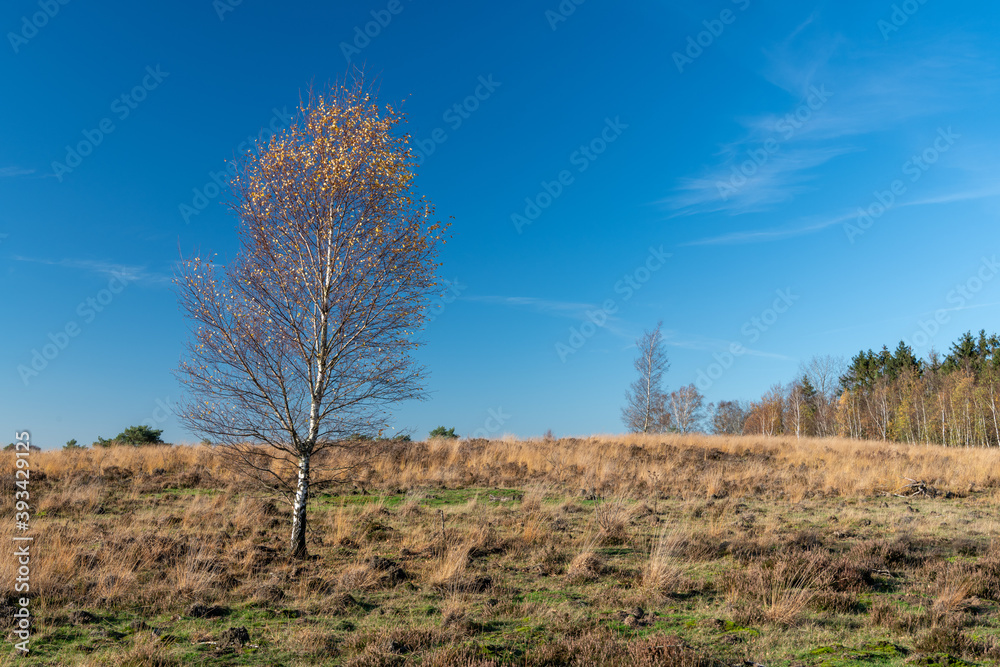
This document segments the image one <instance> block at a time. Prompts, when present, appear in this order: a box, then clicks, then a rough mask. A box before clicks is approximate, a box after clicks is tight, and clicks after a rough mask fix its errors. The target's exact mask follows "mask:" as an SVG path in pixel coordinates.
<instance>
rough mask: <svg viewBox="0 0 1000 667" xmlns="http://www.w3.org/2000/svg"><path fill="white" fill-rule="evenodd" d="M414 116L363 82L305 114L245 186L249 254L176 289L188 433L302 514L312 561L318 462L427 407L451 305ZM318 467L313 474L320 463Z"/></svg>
mask: <svg viewBox="0 0 1000 667" xmlns="http://www.w3.org/2000/svg"><path fill="white" fill-rule="evenodd" d="M403 122H404V118H403V116H401V115H400V113H399V112H398V111H397V110H395V109H394V108H392V107H391V106H380V105H379V104H378V103H377V102H376V101H375V100H374V99H373V95H372V93H371V91H370V89H369V87H368V86H367V85H366V84H365V83H364V81H363V80H362V79H361V78H360V77H358V78H355V79H353V80H351V81H348V82H347V83H346V85H345V86H343V87H339V88H334V89H332V90H330V91H329V92H327V93H326V94H320V95H310V97H309V99H308V100H307V101H304V102H302V103H301V104H300V107H299V109H298V113H297V117H296V118H295V120H294V122H293V123H292V124H291V126H290V127H289V128H288V130H287V131H285V132H284V133H282V134H280V135H275V136H274V137H272V138H271V139H270V141H269V142H268V143H267V144H266V145H263V146H261V150H260V151H259V152H257V153H251V154H249V155H247V156H246V157H245V158H243V159H242V161H241V163H240V164H239V169H238V170H237V175H236V177H235V178H234V180H233V185H232V187H233V194H234V201H233V204H232V208H233V210H234V212H235V213H236V214H237V215H238V217H239V242H240V247H239V251H238V253H237V255H236V257H235V259H233V260H232V261H231V262H230V263H229V264H228V265H226V266H225V267H218V266H215V265H213V263H212V262H211V260H209V259H208V258H206V257H203V256H197V257H194V258H193V259H190V260H187V261H186V262H185V263H184V266H183V269H182V270H181V272H180V274H179V275H178V278H177V280H176V283H177V291H178V295H179V301H180V305H181V308H182V310H183V311H184V312H185V313H186V314H187V316H188V317H189V318H191V320H193V336H192V340H191V341H190V343H189V345H188V348H187V354H186V356H185V358H184V359H183V361H182V363H181V365H180V368H179V371H178V376H179V378H180V379H181V381H182V382H183V383H184V384H185V385H186V387H187V389H188V391H189V400H188V402H187V403H186V405H184V407H183V410H182V422H183V423H184V424H185V425H186V426H187V427H188V428H190V429H191V430H192V431H194V432H196V433H199V434H202V435H204V436H207V437H209V438H210V439H211V440H212V441H213V442H215V443H217V444H218V445H219V447H220V451H221V452H223V453H224V454H226V455H227V456H228V457H229V460H230V461H231V462H233V463H234V464H235V465H236V466H237V467H238V468H239V469H240V470H241V471H243V472H245V473H246V474H248V475H250V476H251V477H253V478H254V479H257V480H258V481H261V482H263V483H265V484H267V485H268V486H269V487H270V488H271V489H274V490H278V491H281V492H283V493H284V495H285V498H286V500H287V501H288V502H289V503H290V504H291V506H292V525H291V539H290V544H289V548H290V552H291V555H292V556H295V557H300V558H301V557H304V556H306V555H307V550H306V505H307V503H308V500H309V489H310V483H311V482H314V481H316V476H317V475H318V474H319V473H320V472H321V470H322V461H323V460H326V459H327V458H329V457H317V455H318V454H320V453H321V452H323V451H324V450H330V449H332V448H337V447H370V446H371V444H370V443H371V441H370V440H369V441H366V440H360V441H359V439H357V438H353V439H351V438H350V437H349V436H351V435H352V434H364V435H367V436H372V437H376V438H377V437H379V436H381V433H382V432H383V430H384V429H385V428H386V427H387V422H388V413H387V407H388V404H391V403H393V402H396V401H401V400H405V399H412V398H417V397H420V396H421V384H422V380H423V378H424V371H423V369H422V368H421V367H419V366H417V365H416V364H415V363H414V361H413V360H412V358H411V356H410V353H411V351H412V350H413V349H414V348H415V346H416V345H417V344H418V341H417V340H416V338H415V337H414V335H415V332H416V331H417V330H418V329H419V328H420V327H421V325H422V324H423V323H424V321H425V314H426V306H427V304H428V301H429V299H430V298H431V297H432V296H435V295H436V294H437V293H438V292H439V286H438V281H437V278H436V276H435V273H436V271H437V268H438V266H439V265H438V264H437V263H436V257H437V252H438V246H439V243H440V242H442V240H441V233H442V231H443V226H442V225H441V224H439V223H432V222H430V220H431V217H430V216H431V215H432V209H431V206H430V204H429V203H428V202H427V201H425V200H424V199H423V198H421V197H418V196H417V194H416V192H415V188H414V183H413V172H412V168H413V166H414V164H415V162H414V157H413V154H412V153H411V150H410V148H409V145H408V137H407V136H406V135H405V134H403V135H398V134H397V133H396V132H395V130H397V129H398V128H397V126H399V125H400V124H401V123H403ZM313 461H316V462H317V466H318V467H317V470H314V469H313V467H311V466H312V462H313Z"/></svg>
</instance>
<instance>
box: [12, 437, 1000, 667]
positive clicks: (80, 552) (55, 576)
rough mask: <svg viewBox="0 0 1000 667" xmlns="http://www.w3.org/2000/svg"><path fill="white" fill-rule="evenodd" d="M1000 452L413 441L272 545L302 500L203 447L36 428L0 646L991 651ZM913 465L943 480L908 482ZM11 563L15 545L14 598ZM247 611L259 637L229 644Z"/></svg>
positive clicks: (180, 660) (566, 656) (318, 657)
mask: <svg viewBox="0 0 1000 667" xmlns="http://www.w3.org/2000/svg"><path fill="white" fill-rule="evenodd" d="M344 462H345V461H340V463H344ZM998 462H1000V452H993V451H984V450H947V449H942V448H937V447H924V446H912V447H907V446H900V445H884V444H881V443H858V442H851V441H839V440H801V441H796V440H794V439H762V438H710V437H704V436H696V437H679V436H677V437H665V438H640V437H626V438H612V437H607V438H590V439H585V440H561V441H556V442H491V443H486V442H473V443H459V442H433V443H413V444H412V445H407V446H405V448H401V449H398V450H396V451H394V452H390V453H389V454H388V455H387V456H385V457H383V458H381V459H379V460H378V461H376V462H374V463H372V464H367V465H364V466H362V467H361V468H358V469H357V470H356V472H355V478H354V483H352V484H345V485H343V486H342V487H334V488H330V489H328V493H324V494H320V495H317V496H316V497H315V498H314V499H313V501H312V504H311V507H310V520H311V522H312V523H311V528H312V530H311V535H310V550H311V552H312V554H313V555H314V558H312V559H311V560H309V561H307V562H304V563H303V562H294V561H289V560H287V559H285V558H284V557H283V555H282V551H283V548H284V540H285V535H286V533H287V532H288V525H287V524H288V513H287V510H286V509H285V508H283V507H281V506H278V507H275V506H274V505H273V504H269V503H268V502H267V501H266V500H264V499H261V498H259V497H256V496H255V495H254V494H253V493H252V492H251V490H250V489H248V488H246V487H245V486H244V485H243V483H242V482H241V480H239V479H238V478H236V477H234V476H233V475H232V474H231V473H229V472H228V471H227V470H226V469H225V468H224V467H223V466H222V464H221V462H220V461H218V460H217V458H216V457H215V456H214V455H213V453H212V452H211V450H209V449H206V448H201V447H198V448H185V447H176V448H155V449H149V450H133V449H117V450H116V449H112V450H97V451H85V452H70V453H63V452H51V453H49V452H45V453H41V454H33V455H32V466H33V480H32V486H31V492H32V501H33V513H34V515H35V518H34V527H35V535H36V536H37V537H36V542H35V546H34V553H35V559H34V560H33V561H32V574H31V582H32V591H33V593H34V594H35V595H36V597H35V598H34V600H33V602H32V607H33V608H34V611H35V614H36V621H37V624H36V626H35V628H34V637H33V640H32V653H31V654H30V655H29V656H28V658H27V659H22V658H20V657H18V656H15V655H14V652H13V651H12V645H11V644H10V643H9V641H8V643H7V646H6V647H5V648H4V650H3V655H2V656H0V664H14V663H15V662H16V663H18V664H46V665H76V664H94V665H98V664H107V665H119V664H131V665H183V664H208V665H213V664H214V665H243V664H252V665H300V664H301V665H308V664H344V665H397V664H398V665H403V664H424V665H476V664H482V665H489V664H529V665H558V664H580V665H592V664H604V665H631V664H639V665H642V664H649V665H653V664H677V665H682V664H683V665H696V664H735V663H742V661H743V660H744V659H749V660H751V661H755V662H757V663H762V664H765V665H768V667H770V666H771V665H793V664H795V665H902V664H915V663H916V664H961V663H960V662H955V660H965V661H968V662H970V663H973V664H992V663H994V662H995V660H996V659H997V658H998V657H1000V622H998V617H997V613H996V612H997V609H998V601H1000V543H998V544H997V545H994V536H995V534H996V529H997V524H996V520H995V519H994V516H995V510H996V507H995V506H996V504H997V500H998V496H997V490H998V489H1000V475H997V472H996V471H997V463H998ZM11 473H12V464H11V461H10V459H9V457H8V458H4V459H2V460H0V476H3V477H4V479H5V483H4V484H5V487H4V488H7V489H13V476H12V474H11ZM994 475H997V478H996V479H995V478H994ZM904 476H905V477H910V478H913V479H921V480H924V481H926V482H928V483H930V484H932V485H933V486H935V487H937V489H938V490H939V491H940V493H939V494H938V495H937V496H936V497H920V498H899V497H896V496H894V495H892V492H893V491H899V490H900V487H901V486H902V484H904V483H906V482H905V480H904V479H902V477H904ZM362 488H363V489H364V491H365V493H362V492H361V491H360V489H362ZM946 492H947V494H948V497H945V493H946ZM12 500H13V493H12V491H7V492H6V493H5V495H4V497H3V498H2V499H0V501H2V502H3V504H4V510H5V512H4V516H8V517H11V516H13V507H12ZM442 519H443V521H444V530H443V534H442ZM13 532H14V531H13V525H12V521H8V522H4V524H2V525H0V540H4V541H7V543H10V537H11V535H12V534H13ZM14 576H15V575H14V559H13V558H12V557H10V556H0V582H2V583H0V585H2V586H3V587H4V589H5V590H6V591H7V593H6V595H7V596H8V597H10V595H12V590H11V588H12V582H13V579H14ZM8 602H9V600H8ZM197 605H200V607H199V606H197ZM213 607H214V608H213ZM206 613H207V614H208V615H209V616H211V617H210V618H204V617H199V616H202V615H204V614H206ZM4 616H9V615H8V614H7V612H4ZM231 627H245V628H246V629H247V630H248V632H249V636H250V644H249V645H248V646H242V647H241V646H239V645H230V646H224V645H223V643H221V641H222V640H223V639H224V637H223V634H224V631H226V630H227V629H229V628H231ZM5 639H7V640H9V637H5ZM946 656H950V658H949V657H946ZM574 660H576V663H574V662H573V661H574ZM949 660H950V662H948V661H949Z"/></svg>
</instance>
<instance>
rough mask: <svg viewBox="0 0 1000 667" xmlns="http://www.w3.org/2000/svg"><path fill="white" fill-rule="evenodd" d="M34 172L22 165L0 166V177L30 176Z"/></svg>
mask: <svg viewBox="0 0 1000 667" xmlns="http://www.w3.org/2000/svg"><path fill="white" fill-rule="evenodd" d="M33 173H35V170H34V169H25V168H23V167H0V178H16V177H17V176H30V175H31V174H33Z"/></svg>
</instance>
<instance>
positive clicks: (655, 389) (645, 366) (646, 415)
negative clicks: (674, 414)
mask: <svg viewBox="0 0 1000 667" xmlns="http://www.w3.org/2000/svg"><path fill="white" fill-rule="evenodd" d="M662 328H663V322H657V324H656V328H655V329H653V330H652V331H645V332H643V334H642V336H641V337H639V338H638V339H636V341H635V345H636V347H637V348H638V354H637V355H636V358H635V370H636V371H638V372H639V377H637V378H636V379H635V380H634V381H633V382H632V384H631V385H630V386H629V388H628V390H627V391H626V392H625V407H624V408H622V421H623V422H625V426H626V427H627V428H628V430H630V431H632V432H635V433H660V432H663V431H665V430H667V428H668V427H669V425H670V412H669V410H668V409H667V395H666V393H665V392H664V389H663V376H664V374H666V372H667V370H669V368H670V362H669V361H668V360H667V353H666V351H664V349H663V333H662V331H661V329H662Z"/></svg>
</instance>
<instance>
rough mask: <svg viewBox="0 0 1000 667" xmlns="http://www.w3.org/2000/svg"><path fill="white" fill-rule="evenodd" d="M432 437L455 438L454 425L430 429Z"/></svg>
mask: <svg viewBox="0 0 1000 667" xmlns="http://www.w3.org/2000/svg"><path fill="white" fill-rule="evenodd" d="M431 437H432V438H457V437H458V436H457V435H455V427H454V426H453V427H451V428H445V427H444V426H438V427H437V428H436V429H434V430H433V431H431Z"/></svg>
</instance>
